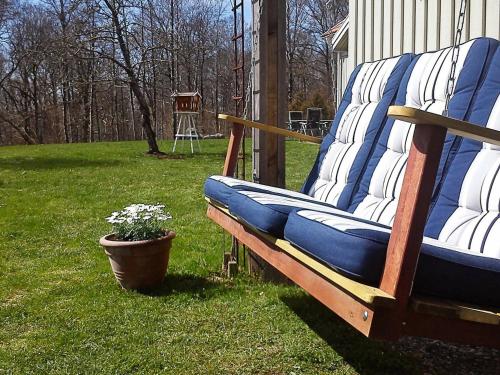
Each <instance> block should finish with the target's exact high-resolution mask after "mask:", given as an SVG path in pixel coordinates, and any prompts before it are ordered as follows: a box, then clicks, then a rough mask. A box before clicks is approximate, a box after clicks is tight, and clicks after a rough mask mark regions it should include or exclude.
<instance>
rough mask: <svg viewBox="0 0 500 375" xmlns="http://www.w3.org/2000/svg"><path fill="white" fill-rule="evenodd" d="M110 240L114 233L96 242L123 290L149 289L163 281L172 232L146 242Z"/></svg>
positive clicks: (173, 233)
mask: <svg viewBox="0 0 500 375" xmlns="http://www.w3.org/2000/svg"><path fill="white" fill-rule="evenodd" d="M113 238H114V234H108V235H106V236H104V237H102V238H101V239H100V241H99V243H100V244H101V245H102V246H103V247H104V250H105V252H106V255H107V256H108V258H109V263H111V268H112V269H113V272H114V274H115V277H116V280H117V281H118V283H119V284H120V285H121V287H122V288H124V289H150V288H154V287H156V286H158V285H160V284H161V283H162V282H163V279H164V278H165V273H166V272H167V266H168V259H169V256H170V248H171V246H172V239H174V238H175V232H173V231H169V232H168V233H167V235H166V236H164V237H161V238H158V239H155V240H145V241H116V240H114V239H113Z"/></svg>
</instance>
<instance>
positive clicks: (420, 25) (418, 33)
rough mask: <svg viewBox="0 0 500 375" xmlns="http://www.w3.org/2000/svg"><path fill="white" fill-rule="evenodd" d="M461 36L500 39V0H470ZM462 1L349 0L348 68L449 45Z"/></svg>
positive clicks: (466, 38) (464, 37) (349, 69)
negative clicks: (404, 53) (405, 53)
mask: <svg viewBox="0 0 500 375" xmlns="http://www.w3.org/2000/svg"><path fill="white" fill-rule="evenodd" d="M468 4H469V5H468V8H467V17H466V20H465V28H464V34H463V36H462V41H466V40H469V39H473V38H476V37H479V36H489V37H492V38H496V39H500V0H468ZM459 8H460V0H349V62H348V73H350V72H351V71H352V70H353V69H354V67H355V66H356V65H358V64H360V63H362V62H365V61H371V60H376V59H380V58H385V57H390V56H395V55H399V54H401V53H403V52H416V53H420V52H424V51H432V50H436V49H439V48H443V47H448V46H450V45H452V43H453V37H454V34H455V24H456V18H457V15H458V11H459Z"/></svg>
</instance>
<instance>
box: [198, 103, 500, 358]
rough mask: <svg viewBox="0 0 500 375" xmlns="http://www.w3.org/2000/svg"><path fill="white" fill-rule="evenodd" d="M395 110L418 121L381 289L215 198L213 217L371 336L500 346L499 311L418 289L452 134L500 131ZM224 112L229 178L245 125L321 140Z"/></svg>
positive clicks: (499, 139)
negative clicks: (422, 251)
mask: <svg viewBox="0 0 500 375" xmlns="http://www.w3.org/2000/svg"><path fill="white" fill-rule="evenodd" d="M388 114H389V116H392V117H395V118H397V119H400V120H403V121H406V122H411V123H414V124H416V126H415V132H414V136H413V142H412V146H411V150H410V154H409V158H408V165H407V168H406V173H405V176H404V180H403V186H402V189H401V194H400V198H399V204H398V206H397V210H396V216H395V220H394V225H393V230H392V231H391V236H390V240H389V245H388V249H387V257H386V262H385V267H384V271H383V274H382V279H381V282H380V285H379V287H378V288H375V287H371V286H367V285H364V284H361V283H359V282H356V281H353V280H351V279H349V278H347V277H344V276H342V275H340V274H338V273H337V272H335V271H334V270H332V269H330V268H329V267H326V266H324V265H323V264H322V263H320V262H318V261H316V260H315V259H313V258H312V257H309V256H308V255H306V254H305V253H304V252H302V251H300V250H299V249H297V248H295V247H294V246H293V245H292V244H290V243H289V242H287V241H285V240H283V239H278V238H274V237H272V236H270V235H267V234H265V233H262V232H259V231H258V230H256V229H254V228H251V227H249V226H248V225H245V224H244V223H241V222H240V221H238V219H237V218H236V217H234V216H233V215H231V214H230V213H229V211H228V210H227V209H226V208H224V207H222V206H220V205H218V204H217V203H216V202H213V201H211V200H209V199H208V201H209V205H208V210H207V216H208V217H209V218H210V219H212V220H213V221H214V222H216V223H217V224H219V225H220V226H221V227H223V228H224V229H225V230H226V231H228V232H229V233H230V234H231V235H233V236H234V237H236V238H237V239H238V240H239V241H240V242H241V243H243V244H245V245H246V246H248V247H249V248H250V249H251V250H252V251H253V252H255V253H256V254H257V255H258V256H260V257H261V258H263V259H264V260H265V261H266V262H268V263H269V264H270V265H272V266H273V267H274V268H276V269H277V270H278V271H280V272H281V273H283V274H284V275H285V276H287V277H288V278H289V279H291V280H292V281H293V282H295V283H296V284H297V285H299V286H300V287H302V288H303V289H304V290H306V291H307V292H308V293H309V294H311V295H312V296H313V297H314V298H316V299H317V300H319V301H320V302H321V303H323V304H324V305H325V306H326V307H327V308H329V309H330V310H331V311H333V312H335V313H336V314H337V315H339V316H340V317H341V318H343V319H344V320H345V321H346V322H348V323H349V324H351V325H352V326H353V327H354V328H356V329H357V330H358V331H360V332H361V333H362V334H364V335H365V336H367V337H370V338H374V339H382V340H397V339H398V338H400V337H401V336H425V337H430V338H437V339H442V340H447V341H455V342H461V343H466V344H474V345H485V346H491V347H496V348H500V311H490V310H488V309H483V308H481V307H477V306H466V305H463V304H461V303H456V302H453V301H443V300H439V299H432V298H422V297H419V296H413V295H412V293H411V289H412V285H413V278H414V275H415V271H416V267H417V262H418V256H419V252H420V247H421V244H422V238H423V233H424V227H425V222H426V218H427V214H428V210H429V205H430V201H431V195H432V189H433V186H434V181H435V178H436V173H437V169H438V165H439V158H440V155H441V152H442V149H443V144H444V139H445V136H446V132H447V131H448V132H450V133H453V134H456V135H459V136H463V137H468V138H472V139H475V140H478V141H481V142H488V143H493V144H496V145H500V132H499V131H495V130H492V129H487V128H484V127H479V126H476V125H473V124H470V123H467V122H464V121H458V120H454V119H450V118H447V117H443V116H439V115H435V114H432V113H428V112H425V111H421V110H418V109H415V108H408V107H399V106H392V107H390V108H389V113H388ZM219 117H220V118H221V119H224V120H227V121H230V122H232V123H233V128H232V132H231V137H230V140H229V146H228V151H227V155H226V160H225V164H224V172H223V173H224V175H225V176H233V175H234V170H235V166H236V163H237V157H238V152H239V148H240V143H241V139H242V136H243V126H250V127H254V128H258V129H261V130H265V131H267V132H270V133H273V134H276V135H280V136H287V137H293V138H296V139H300V140H303V141H308V142H314V143H320V142H321V140H320V139H318V138H315V137H311V136H304V134H298V133H295V132H291V131H287V130H284V129H280V128H277V127H273V126H269V125H264V124H259V123H255V122H252V121H248V120H243V119H239V118H236V117H233V116H228V115H220V116H219Z"/></svg>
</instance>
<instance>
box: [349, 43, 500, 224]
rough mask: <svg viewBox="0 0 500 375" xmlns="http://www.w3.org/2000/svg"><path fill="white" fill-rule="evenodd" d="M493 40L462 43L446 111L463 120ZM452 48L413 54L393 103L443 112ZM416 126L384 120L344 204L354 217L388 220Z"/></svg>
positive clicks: (449, 143)
mask: <svg viewBox="0 0 500 375" xmlns="http://www.w3.org/2000/svg"><path fill="white" fill-rule="evenodd" d="M494 44H495V41H493V40H491V39H487V38H481V39H477V40H473V41H470V42H467V43H464V44H462V45H461V46H460V49H459V57H458V63H457V66H456V75H455V77H456V78H457V81H456V82H457V83H456V85H455V87H454V92H453V95H452V98H451V101H450V104H449V116H450V117H453V118H457V119H464V118H465V116H466V114H467V111H468V109H469V107H470V103H471V100H472V98H473V95H474V93H475V92H476V90H477V87H478V85H479V82H480V81H481V77H482V76H483V72H484V70H485V67H486V66H487V64H488V62H489V60H490V58H491V55H492V51H494V47H493V45H494ZM451 60H452V48H451V47H450V48H446V49H442V50H439V51H436V52H428V53H424V54H422V55H420V56H417V57H416V58H415V59H414V61H413V62H412V64H411V66H410V67H409V68H408V71H407V72H406V74H405V77H404V78H403V80H402V82H401V86H400V89H399V91H398V96H397V99H396V104H398V105H406V106H409V107H414V108H420V109H422V110H425V111H429V112H433V113H439V114H442V113H443V111H444V107H445V101H446V90H447V84H448V77H449V74H450V70H451V65H452V64H451ZM413 129H414V126H413V125H412V124H409V123H406V122H403V121H399V120H396V121H395V120H393V119H388V120H387V123H386V125H385V126H384V130H383V132H382V134H381V136H380V139H379V141H378V144H377V147H376V149H375V151H374V153H373V155H372V157H371V160H370V162H369V163H368V166H367V169H366V171H365V173H364V175H363V177H362V179H361V182H360V184H359V188H358V190H357V192H356V194H355V196H354V198H353V200H352V202H351V205H350V206H349V208H348V211H349V212H353V213H354V214H355V215H356V216H359V217H362V218H365V219H369V220H373V221H377V222H379V223H381V224H385V225H392V223H393V220H394V216H395V213H396V207H397V202H398V197H399V193H400V191H401V186H402V183H403V177H404V172H405V169H406V163H407V160H408V154H409V152H410V146H411V142H412V137H413ZM454 142H455V137H454V136H448V137H447V139H446V142H445V146H444V149H443V154H442V157H441V163H440V168H439V171H438V176H437V182H439V181H440V179H441V175H442V172H443V169H444V168H445V166H446V165H447V163H448V158H449V157H450V155H452V151H453V147H454V146H453V145H454Z"/></svg>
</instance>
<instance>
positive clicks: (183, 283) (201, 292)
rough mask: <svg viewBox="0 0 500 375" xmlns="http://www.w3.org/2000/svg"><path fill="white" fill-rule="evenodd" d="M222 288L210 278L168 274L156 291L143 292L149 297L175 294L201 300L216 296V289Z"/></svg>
mask: <svg viewBox="0 0 500 375" xmlns="http://www.w3.org/2000/svg"><path fill="white" fill-rule="evenodd" d="M219 287H220V284H219V283H216V282H214V281H211V280H210V279H209V278H205V277H200V276H196V275H191V274H167V275H166V276H165V281H164V282H163V284H162V285H161V286H160V287H159V288H156V289H153V290H149V291H142V293H143V294H146V295H149V296H157V297H159V296H169V295H174V294H191V295H192V296H193V297H196V298H199V299H207V298H210V297H211V296H212V295H214V289H218V288H219Z"/></svg>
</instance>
